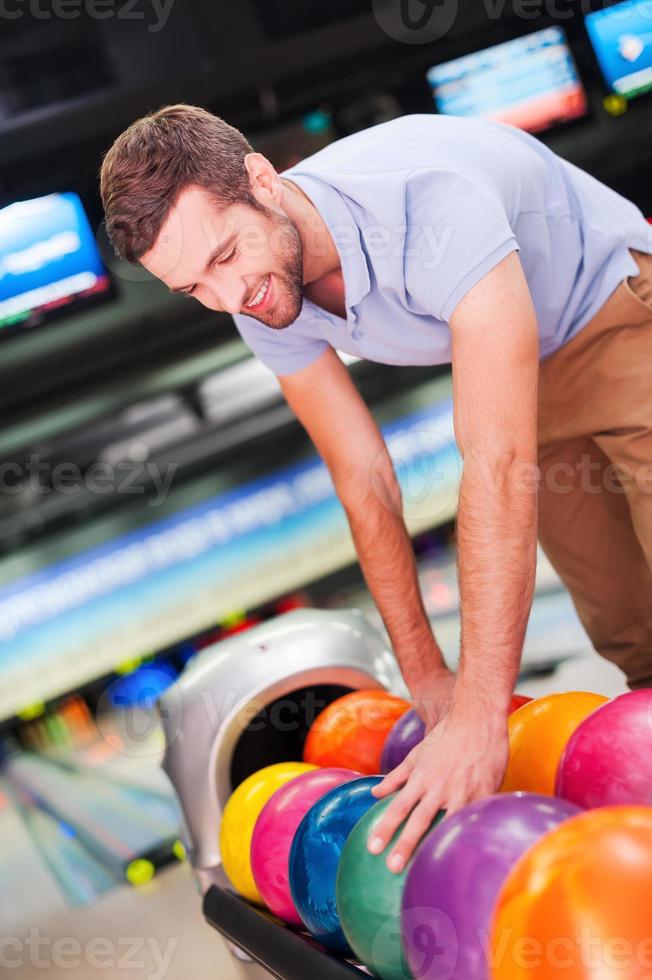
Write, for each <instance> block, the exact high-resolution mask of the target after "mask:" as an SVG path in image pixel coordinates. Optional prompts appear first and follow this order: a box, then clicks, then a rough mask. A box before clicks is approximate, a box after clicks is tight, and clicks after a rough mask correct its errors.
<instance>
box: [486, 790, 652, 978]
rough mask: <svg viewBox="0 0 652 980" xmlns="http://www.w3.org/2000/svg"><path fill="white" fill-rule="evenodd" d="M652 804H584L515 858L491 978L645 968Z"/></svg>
mask: <svg viewBox="0 0 652 980" xmlns="http://www.w3.org/2000/svg"><path fill="white" fill-rule="evenodd" d="M651 908H652V807H642V806H640V807H639V806H614V807H601V808H599V809H597V810H586V811H584V812H583V813H580V814H579V816H576V817H571V819H570V820H566V821H565V822H564V823H562V824H560V826H559V827H557V828H556V829H555V830H552V831H550V833H548V834H546V836H545V837H543V838H542V839H541V840H540V841H539V842H538V843H537V844H535V845H534V847H532V848H530V850H529V851H527V852H526V853H525V854H524V855H523V857H522V858H520V860H519V861H518V862H517V863H516V865H515V866H514V868H513V869H512V871H511V872H510V874H509V875H508V877H507V880H506V881H505V884H504V885H503V888H502V890H501V893H500V896H499V898H498V902H497V905H496V911H495V915H494V920H493V925H492V929H491V943H490V945H491V955H492V973H491V976H492V977H493V978H494V980H551V978H553V977H563V978H564V980H625V978H627V980H643V978H644V977H649V976H650V971H651V969H652V940H651V936H652V927H651V922H652V919H651V916H650V909H651Z"/></svg>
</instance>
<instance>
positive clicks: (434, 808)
mask: <svg viewBox="0 0 652 980" xmlns="http://www.w3.org/2000/svg"><path fill="white" fill-rule="evenodd" d="M439 809H440V807H439V804H438V802H437V801H436V799H433V798H432V797H428V796H426V797H424V798H423V799H422V800H421V802H420V803H419V805H418V806H416V807H415V808H414V810H413V811H412V813H411V815H410V818H409V820H408V822H407V823H406V825H405V827H404V828H403V832H402V834H401V836H400V837H399V839H398V840H397V842H396V844H395V845H394V847H393V848H392V850H391V851H390V853H389V857H388V858H387V867H388V868H389V870H390V871H393V872H394V873H395V874H399V873H400V872H401V871H402V870H403V868H404V867H405V866H406V864H407V863H408V861H409V860H410V858H411V857H412V854H413V853H414V849H415V848H416V846H417V844H418V843H419V842H420V841H421V838H422V837H423V836H424V834H426V833H427V832H428V830H429V829H430V826H431V824H432V822H433V820H434V819H435V817H436V816H437V814H438V812H439Z"/></svg>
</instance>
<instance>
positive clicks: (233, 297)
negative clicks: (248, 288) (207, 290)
mask: <svg viewBox="0 0 652 980" xmlns="http://www.w3.org/2000/svg"><path fill="white" fill-rule="evenodd" d="M215 292H216V293H217V295H218V297H219V301H220V306H221V307H222V309H223V310H224V311H225V312H226V313H230V314H231V315H233V314H234V313H239V312H240V310H241V309H242V304H243V302H244V300H245V299H246V296H245V286H244V283H243V282H242V280H241V279H233V278H232V279H231V280H230V281H229V280H226V279H223V280H222V281H221V282H220V283H218V284H216V286H215Z"/></svg>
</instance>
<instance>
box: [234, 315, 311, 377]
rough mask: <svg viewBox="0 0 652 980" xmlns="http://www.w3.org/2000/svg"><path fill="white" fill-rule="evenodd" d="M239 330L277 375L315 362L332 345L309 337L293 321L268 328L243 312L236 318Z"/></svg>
mask: <svg viewBox="0 0 652 980" xmlns="http://www.w3.org/2000/svg"><path fill="white" fill-rule="evenodd" d="M233 320H234V322H235V325H236V327H237V329H238V333H239V334H240V336H241V337H242V339H243V340H244V342H245V344H246V345H247V347H249V349H250V350H251V351H252V353H253V354H255V355H256V357H257V358H258V359H259V360H260V361H262V363H263V364H265V365H266V367H268V368H269V369H270V370H271V371H273V372H274V374H276V375H278V376H281V377H282V376H283V375H286V374H294V372H295V371H300V370H301V368H304V367H307V366H308V365H309V364H312V362H313V361H316V360H317V358H318V357H319V355H320V354H323V352H324V351H325V350H326V349H327V347H328V346H329V345H328V344H327V343H326V341H325V340H320V339H319V338H318V337H306V336H305V335H304V334H301V333H298V332H297V331H295V330H294V328H295V327H296V324H295V323H293V324H290V326H289V327H285V328H284V329H282V330H276V329H274V328H273V327H267V326H265V324H264V323H260V322H259V321H258V320H255V319H254V318H253V317H250V316H244V315H242V314H240V313H238V314H236V315H235V316H234V317H233Z"/></svg>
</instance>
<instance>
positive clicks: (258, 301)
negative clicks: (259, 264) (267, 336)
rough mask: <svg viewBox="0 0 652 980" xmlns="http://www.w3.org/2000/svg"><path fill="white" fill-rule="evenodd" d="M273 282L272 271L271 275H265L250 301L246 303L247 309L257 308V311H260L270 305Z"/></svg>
mask: <svg viewBox="0 0 652 980" xmlns="http://www.w3.org/2000/svg"><path fill="white" fill-rule="evenodd" d="M271 283H272V276H271V273H270V275H267V276H265V278H264V279H263V281H262V282H261V283H260V285H259V286H258V289H257V290H256V292H255V293H254V294H253V296H252V297H251V299H250V300H249V302H248V303H246V305H245V309H246V310H255V311H256V312H257V313H259V312H260V311H261V310H264V309H265V308H266V307H267V306H268V305H269V300H270V298H271V288H270V287H271Z"/></svg>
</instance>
